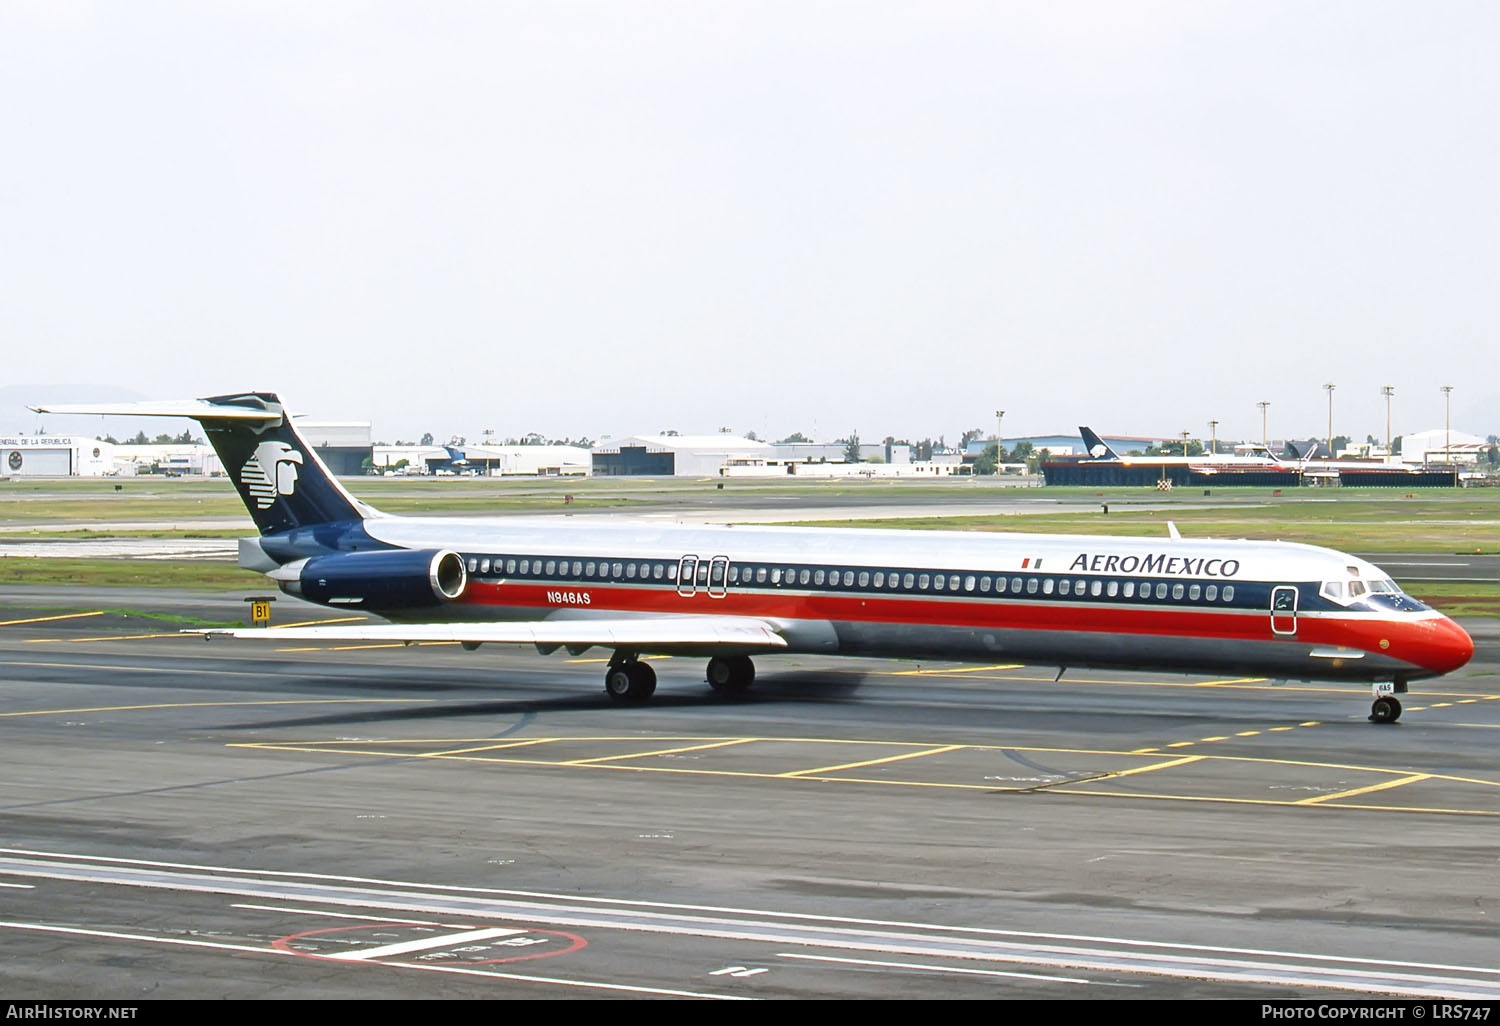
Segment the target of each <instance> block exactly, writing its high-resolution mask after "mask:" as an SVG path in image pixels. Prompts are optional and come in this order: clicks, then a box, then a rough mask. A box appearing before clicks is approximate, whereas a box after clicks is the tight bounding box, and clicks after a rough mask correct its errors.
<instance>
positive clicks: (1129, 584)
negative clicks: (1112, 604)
mask: <svg viewBox="0 0 1500 1026" xmlns="http://www.w3.org/2000/svg"><path fill="white" fill-rule="evenodd" d="M1125 597H1126V598H1134V597H1135V582H1134V581H1126V582H1125Z"/></svg>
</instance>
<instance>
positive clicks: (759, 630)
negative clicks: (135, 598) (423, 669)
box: [184, 616, 786, 651]
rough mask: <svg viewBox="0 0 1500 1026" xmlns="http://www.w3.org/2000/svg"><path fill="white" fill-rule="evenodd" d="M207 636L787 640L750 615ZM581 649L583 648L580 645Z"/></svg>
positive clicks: (676, 644)
mask: <svg viewBox="0 0 1500 1026" xmlns="http://www.w3.org/2000/svg"><path fill="white" fill-rule="evenodd" d="M184 633H186V634H202V635H204V636H205V637H208V638H213V637H221V636H222V637H232V638H250V639H253V640H257V641H371V642H379V641H387V642H396V641H400V642H412V643H418V642H424V641H425V642H434V641H448V642H454V641H456V642H461V643H465V644H470V645H478V644H486V643H489V644H500V645H538V646H551V647H553V648H557V647H559V646H566V647H568V648H569V649H570V650H571V649H573V648H578V647H580V646H582V648H590V647H593V646H595V645H598V646H602V647H605V648H630V649H649V650H651V651H660V650H664V649H670V648H689V649H694V648H719V647H724V648H746V649H766V650H773V649H779V648H785V647H786V639H785V638H783V637H782V636H781V635H780V634H778V633H777V632H776V629H775V628H774V627H772V626H771V625H770V624H769V623H766V622H765V621H764V620H755V619H751V618H748V617H725V616H673V617H650V618H647V617H641V618H621V619H605V618H599V619H569V620H524V621H517V622H509V623H507V622H484V623H415V624H400V623H370V624H348V625H340V626H329V627H281V628H278V627H270V628H260V627H257V628H243V629H241V628H230V629H223V628H219V629H209V630H191V631H185V632H184ZM580 650H582V649H580Z"/></svg>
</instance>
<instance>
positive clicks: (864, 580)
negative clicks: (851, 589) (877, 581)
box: [859, 570, 870, 588]
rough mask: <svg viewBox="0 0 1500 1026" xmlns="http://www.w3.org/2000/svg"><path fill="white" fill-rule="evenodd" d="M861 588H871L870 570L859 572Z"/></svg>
mask: <svg viewBox="0 0 1500 1026" xmlns="http://www.w3.org/2000/svg"><path fill="white" fill-rule="evenodd" d="M859 586H860V587H861V588H868V587H869V586H870V572H869V571H868V570H861V571H860V572H859Z"/></svg>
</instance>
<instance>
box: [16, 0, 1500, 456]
mask: <svg viewBox="0 0 1500 1026" xmlns="http://www.w3.org/2000/svg"><path fill="white" fill-rule="evenodd" d="M1497 29H1500V5H1496V4H1494V3H1488V2H1473V3H1461V2H1446V3H1445V2H1422V3H1417V2H1415V0H1413V2H1408V3H1389V2H1384V3H1383V2H1374V0H1351V2H1326V0H1312V2H1309V0H1299V2H1289V3H1277V2H1271V0H1253V2H1252V0H1244V2H1237V3H1216V2H1211V0H1184V2H1181V3H1145V2H1136V3H1122V2H1118V0H1112V2H1048V3H1040V2H1038V3H1030V4H1020V3H1003V2H989V3H905V4H892V3H877V2H871V0H859V2H851V3H831V2H823V3H818V2H811V0H797V2H792V3H774V2H765V0H758V2H753V3H752V2H736V3H710V2H705V0H693V2H684V3H663V2H639V3H630V2H622V0H612V2H602V3H544V2H522V3H500V2H480V3H469V4H458V3H432V2H427V3H420V4H419V3H405V4H395V3H371V2H350V3H311V4H309V3H302V2H289V3H271V2H253V3H252V2H244V3H229V2H225V3H214V4H210V3H149V2H143V0H131V2H130V3H112V2H106V3H69V2H65V0H35V2H25V0H8V2H7V3H5V4H4V5H3V6H0V101H3V102H0V138H3V139H4V140H5V154H6V156H5V159H4V160H3V161H0V223H3V226H4V228H3V230H4V235H3V238H4V242H3V245H0V332H3V336H0V338H3V341H0V350H3V354H4V356H3V366H4V373H3V376H0V384H5V385H55V384H61V383H74V382H78V383H100V384H109V385H113V386H117V387H123V388H128V389H132V390H134V391H137V392H139V393H141V394H142V395H143V396H149V397H152V398H176V397H179V396H185V395H206V394H211V393H213V392H216V391H229V390H238V389H243V388H260V389H268V390H277V391H280V392H281V393H282V395H283V396H284V397H286V398H287V399H288V400H289V401H290V402H292V403H293V404H294V405H295V408H296V409H298V410H299V411H301V412H306V413H308V414H310V415H315V416H318V417H325V418H370V419H373V420H374V422H375V432H376V435H377V436H378V437H381V438H385V439H387V440H389V439H394V438H396V437H398V436H400V437H408V438H409V437H414V436H415V435H417V434H420V433H421V432H423V431H428V430H430V431H433V432H436V433H440V434H447V433H449V432H460V433H467V434H469V435H471V436H473V435H476V434H477V433H478V432H479V431H480V430H481V429H483V428H494V429H495V430H496V431H498V432H500V433H502V434H520V433H523V432H526V431H532V430H535V431H541V432H543V433H544V434H548V435H560V434H572V435H577V434H580V433H584V434H588V435H590V436H597V435H600V434H605V433H619V434H624V433H632V432H641V431H656V430H659V429H662V428H669V427H670V428H676V429H679V430H681V431H683V432H689V431H705V430H708V431H711V430H713V429H714V428H716V427H718V426H720V425H732V426H733V427H735V428H737V429H739V430H755V431H757V432H759V433H761V434H762V435H767V434H769V435H771V436H773V437H780V436H781V435H784V434H787V433H790V432H791V431H794V430H801V431H813V430H816V432H817V433H818V434H819V435H820V436H823V437H833V436H835V435H842V434H844V433H846V432H848V431H849V430H851V429H856V430H858V431H859V432H860V433H861V435H862V436H863V437H865V438H866V439H867V440H875V439H878V438H879V437H881V436H883V435H885V434H886V433H894V434H896V435H898V436H903V435H904V436H914V437H921V436H925V435H927V434H932V435H934V436H935V435H938V434H946V435H947V436H948V438H949V439H950V440H953V439H956V438H957V436H958V435H959V433H960V432H961V431H962V430H963V429H964V428H967V427H975V426H977V427H982V428H984V429H986V430H993V428H994V417H993V411H994V410H995V409H996V408H997V407H999V408H1003V409H1005V410H1007V413H1006V418H1005V429H1006V433H1007V434H1019V433H1023V432H1034V431H1035V432H1040V431H1056V430H1065V429H1068V428H1070V427H1071V426H1072V425H1075V424H1078V423H1080V422H1088V423H1091V424H1093V425H1094V426H1095V427H1097V428H1100V429H1102V430H1106V431H1112V432H1131V433H1154V432H1160V433H1166V434H1175V433H1176V432H1178V431H1181V430H1184V429H1186V430H1190V431H1193V432H1194V433H1195V434H1198V433H1206V432H1207V430H1208V429H1207V421H1208V420H1209V419H1210V418H1217V419H1219V420H1220V421H1221V426H1220V428H1219V431H1220V435H1221V437H1223V436H1258V435H1259V434H1260V414H1259V411H1258V410H1257V409H1256V406H1255V403H1256V401H1257V400H1261V399H1266V400H1270V401H1271V403H1272V406H1271V432H1272V434H1273V435H1285V434H1299V435H1307V434H1312V433H1318V434H1321V433H1322V432H1323V431H1324V430H1325V425H1326V410H1327V405H1326V394H1325V393H1324V391H1323V390H1322V387H1321V386H1322V384H1323V383H1324V382H1325V381H1333V382H1336V383H1337V384H1338V390H1337V392H1336V393H1335V430H1336V431H1338V432H1343V433H1349V434H1354V435H1356V436H1358V437H1363V436H1364V435H1365V434H1366V433H1373V434H1376V435H1383V433H1384V424H1385V419H1384V406H1383V401H1382V399H1381V397H1380V395H1379V388H1380V386H1381V385H1383V384H1387V383H1389V384H1394V385H1396V387H1397V390H1398V391H1397V399H1396V407H1395V409H1396V425H1395V427H1396V431H1397V433H1400V432H1401V431H1402V430H1417V429H1422V428H1428V427H1432V426H1434V425H1437V424H1441V422H1442V416H1443V403H1442V396H1441V394H1440V393H1439V391H1438V387H1439V386H1440V385H1442V384H1447V383H1451V384H1453V385H1454V386H1455V392H1454V412H1455V420H1454V427H1455V428H1462V429H1464V430H1468V431H1471V432H1475V433H1479V434H1488V433H1490V432H1494V431H1500V400H1497V398H1496V393H1497V392H1500V386H1497V385H1496V383H1495V381H1496V375H1495V370H1496V365H1497V361H1496V358H1495V347H1494V335H1495V331H1494V329H1495V314H1496V295H1497V292H1496V286H1497V281H1500V275H1497V271H1500V246H1497V244H1496V240H1497V239H1500V199H1497V195H1500V194H1497V183H1500V139H1497V135H1500V112H1497V109H1496V100H1497V98H1500V61H1496V60H1495V59H1494V52H1495V44H1496V40H1497V39H1500V33H1497ZM6 419H9V418H6ZM10 426H23V427H29V426H31V425H29V424H24V423H23V424H20V425H11V424H0V428H4V427H10ZM165 427H169V425H167V426H164V429H165Z"/></svg>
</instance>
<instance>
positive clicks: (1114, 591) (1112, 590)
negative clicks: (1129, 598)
mask: <svg viewBox="0 0 1500 1026" xmlns="http://www.w3.org/2000/svg"><path fill="white" fill-rule="evenodd" d="M1105 590H1106V591H1108V593H1109V597H1110V598H1114V597H1115V596H1116V595H1118V594H1119V593H1120V582H1119V581H1110V582H1109V585H1108V587H1107V588H1106V589H1105Z"/></svg>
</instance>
